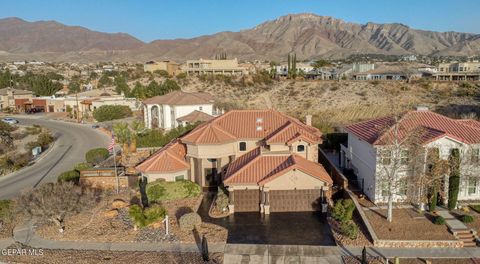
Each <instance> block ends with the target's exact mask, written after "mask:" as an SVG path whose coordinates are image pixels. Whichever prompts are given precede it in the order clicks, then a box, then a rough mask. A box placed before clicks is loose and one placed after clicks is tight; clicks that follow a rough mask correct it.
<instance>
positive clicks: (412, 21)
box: [0, 0, 480, 42]
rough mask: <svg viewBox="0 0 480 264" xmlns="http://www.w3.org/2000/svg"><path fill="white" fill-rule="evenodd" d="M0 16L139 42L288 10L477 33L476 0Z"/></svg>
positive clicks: (248, 1)
mask: <svg viewBox="0 0 480 264" xmlns="http://www.w3.org/2000/svg"><path fill="white" fill-rule="evenodd" d="M0 7H1V8H0V17H1V18H3V17H12V16H15V17H20V18H22V19H25V20H27V21H37V20H56V21H58V22H61V23H64V24H67V25H79V26H84V27H87V28H89V29H92V30H98V31H103V32H126V33H129V34H131V35H133V36H135V37H137V38H139V39H141V40H143V41H147V42H148V41H152V40H155V39H172V38H190V37H195V36H200V35H205V34H212V33H216V32H220V31H226V30H230V31H238V30H241V29H247V28H251V27H254V26H256V25H257V24H260V23H262V22H264V21H266V20H271V19H275V18H276V17H279V16H282V15H286V14H289V13H303V12H308V13H315V14H318V15H325V16H332V17H336V18H341V19H343V20H346V21H349V22H356V23H366V22H377V23H386V22H399V23H403V24H406V25H409V26H411V27H413V28H418V29H426V30H435V31H450V30H452V31H461V32H472V33H480V16H479V10H480V1H479V0H455V1H451V0H328V1H327V0H276V1H275V0H263V1H262V0H223V1H220V0H170V1H163V0H157V1H154V0H143V1H133V0H116V1H115V0H96V1H94V0H49V1H47V0H44V1H41V0H16V1H12V0H0Z"/></svg>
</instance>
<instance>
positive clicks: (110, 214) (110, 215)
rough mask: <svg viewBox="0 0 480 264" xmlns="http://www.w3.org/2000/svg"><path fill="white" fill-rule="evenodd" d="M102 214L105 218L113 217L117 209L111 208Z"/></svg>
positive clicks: (116, 213) (116, 214)
mask: <svg viewBox="0 0 480 264" xmlns="http://www.w3.org/2000/svg"><path fill="white" fill-rule="evenodd" d="M103 216H105V217H107V218H114V217H117V216H118V210H117V209H112V210H110V211H107V212H105V213H104V214H103Z"/></svg>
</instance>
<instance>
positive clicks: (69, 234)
mask: <svg viewBox="0 0 480 264" xmlns="http://www.w3.org/2000/svg"><path fill="white" fill-rule="evenodd" d="M115 198H122V199H123V200H125V201H130V200H137V201H138V198H137V197H136V195H135V194H130V195H127V194H125V195H123V196H120V197H119V196H116V195H113V196H111V197H108V198H105V199H103V200H102V202H101V203H100V204H99V205H98V206H97V207H96V208H94V209H93V210H90V211H88V212H83V213H80V214H78V215H75V216H72V217H68V218H67V219H66V220H65V224H66V230H65V232H64V233H63V234H60V233H59V232H58V227H56V226H55V225H53V224H50V223H47V224H43V225H41V226H40V227H39V228H38V229H37V231H36V232H37V234H38V235H40V236H42V237H45V238H49V239H54V240H63V241H98V242H111V241H117V242H120V241H122V242H142V241H147V242H184V243H195V242H196V240H198V238H199V237H202V235H205V236H206V238H207V240H208V241H209V242H225V241H226V239H227V230H226V229H225V228H222V227H220V226H217V225H213V224H209V223H202V224H201V226H200V227H199V228H198V229H197V231H198V233H193V232H191V231H182V230H180V228H179V225H178V219H179V218H180V216H182V215H183V214H185V213H188V212H193V211H194V210H195V206H196V204H198V202H199V200H200V199H201V197H199V198H188V199H181V200H172V201H166V202H164V203H163V206H164V207H165V208H166V209H167V211H168V215H169V217H170V221H169V222H170V235H169V236H166V235H165V229H164V225H163V224H161V223H156V224H154V225H152V226H150V227H146V228H142V229H138V230H135V229H134V224H133V222H132V220H131V219H130V217H129V216H128V208H122V209H119V210H118V215H116V216H109V215H108V214H106V212H109V211H111V209H112V202H113V200H114V199H115Z"/></svg>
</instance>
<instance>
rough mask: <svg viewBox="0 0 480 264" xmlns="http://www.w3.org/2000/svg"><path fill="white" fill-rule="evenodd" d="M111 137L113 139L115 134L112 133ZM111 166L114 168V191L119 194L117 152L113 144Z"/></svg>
mask: <svg viewBox="0 0 480 264" xmlns="http://www.w3.org/2000/svg"><path fill="white" fill-rule="evenodd" d="M112 137H114V138H115V134H114V133H113V132H112ZM113 166H114V167H115V181H116V189H117V194H118V193H119V192H120V182H119V179H118V172H117V152H116V151H115V144H113Z"/></svg>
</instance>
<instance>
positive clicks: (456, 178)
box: [448, 149, 460, 210]
mask: <svg viewBox="0 0 480 264" xmlns="http://www.w3.org/2000/svg"><path fill="white" fill-rule="evenodd" d="M449 163H450V164H449V165H450V178H449V180H448V210H453V209H455V208H456V207H457V200H458V192H459V189H460V152H459V150H458V149H453V150H452V152H451V154H450V157H449Z"/></svg>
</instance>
